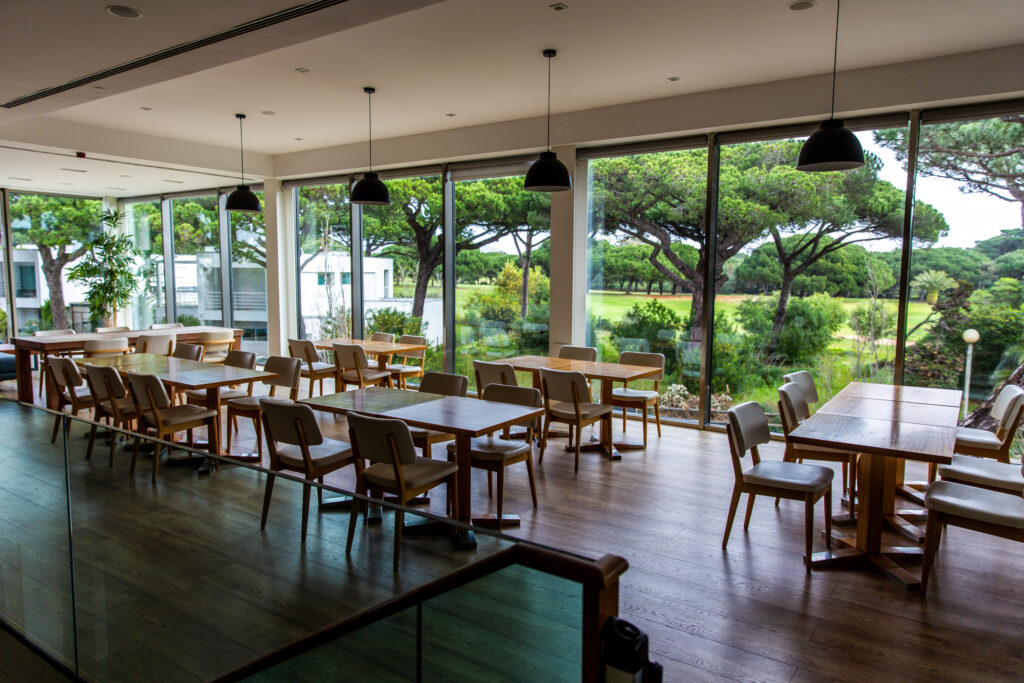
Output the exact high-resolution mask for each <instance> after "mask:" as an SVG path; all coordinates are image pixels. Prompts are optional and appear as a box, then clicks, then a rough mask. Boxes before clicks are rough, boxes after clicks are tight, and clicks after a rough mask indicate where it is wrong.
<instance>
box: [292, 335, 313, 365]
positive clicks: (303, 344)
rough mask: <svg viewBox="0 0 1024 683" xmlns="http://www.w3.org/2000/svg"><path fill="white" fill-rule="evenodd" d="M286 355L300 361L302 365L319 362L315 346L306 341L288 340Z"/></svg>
mask: <svg viewBox="0 0 1024 683" xmlns="http://www.w3.org/2000/svg"><path fill="white" fill-rule="evenodd" d="M288 355H289V356H291V357H292V358H298V359H300V360H301V361H302V362H303V363H316V362H318V361H319V360H320V355H319V354H318V353H317V352H316V345H315V344H314V343H313V342H311V341H309V340H308V339H289V340H288Z"/></svg>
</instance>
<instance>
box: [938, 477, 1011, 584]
mask: <svg viewBox="0 0 1024 683" xmlns="http://www.w3.org/2000/svg"><path fill="white" fill-rule="evenodd" d="M924 503H925V506H926V507H927V508H928V526H927V527H926V529H925V543H924V558H923V559H922V562H921V595H924V594H925V593H927V592H928V579H929V578H931V572H932V564H934V562H935V551H936V550H938V547H939V541H940V540H941V538H942V530H943V529H944V528H945V527H946V525H947V524H952V525H953V526H959V527H963V528H965V529H970V530H971V531H980V532H981V533H983V534H991V535H992V536H998V537H999V538H1008V539H1010V540H1014V541H1018V542H1024V498H1022V497H1021V496H1020V495H1019V494H1016V495H1014V494H1009V493H1000V492H998V491H988V490H986V489H983V488H979V487H977V486H967V485H965V484H957V483H955V482H952V481H937V482H935V483H934V484H932V485H931V486H929V487H928V492H927V493H926V494H925V496H924Z"/></svg>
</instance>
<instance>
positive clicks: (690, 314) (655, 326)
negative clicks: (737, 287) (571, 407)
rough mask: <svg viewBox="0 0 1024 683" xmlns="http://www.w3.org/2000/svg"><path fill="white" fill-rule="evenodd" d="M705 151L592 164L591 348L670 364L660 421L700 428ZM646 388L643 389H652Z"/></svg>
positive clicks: (604, 355)
mask: <svg viewBox="0 0 1024 683" xmlns="http://www.w3.org/2000/svg"><path fill="white" fill-rule="evenodd" d="M707 158H708V156H707V149H706V147H701V148H696V149H684V150H679V151H668V152H654V153H649V154H630V155H623V156H615V157H605V158H598V159H593V160H591V161H590V163H589V164H588V170H589V172H588V183H589V194H590V201H589V202H588V203H589V205H590V215H589V216H588V227H589V232H588V249H587V252H588V260H587V277H588V287H587V321H586V323H587V325H586V328H587V344H589V345H591V346H595V347H597V349H598V355H599V358H600V359H601V360H607V361H616V360H618V357H619V354H620V353H622V352H623V351H646V352H654V353H661V354H664V356H665V362H666V368H665V369H666V374H665V381H664V382H663V383H662V385H661V391H662V399H661V404H662V406H663V408H662V413H663V414H664V415H666V416H668V417H677V418H682V419H688V420H694V419H696V418H697V409H698V403H699V384H700V364H701V335H702V332H703V327H704V325H703V319H702V317H703V301H704V297H705V296H706V295H710V293H705V292H704V287H703V275H702V273H703V267H704V260H705V258H707V255H706V254H705V249H704V248H703V244H704V231H705V211H704V206H705V203H706V199H705V195H706V188H707ZM645 384H647V383H645V382H638V383H636V387H637V388H647V387H646V386H644V385H645Z"/></svg>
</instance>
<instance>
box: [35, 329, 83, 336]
mask: <svg viewBox="0 0 1024 683" xmlns="http://www.w3.org/2000/svg"><path fill="white" fill-rule="evenodd" d="M74 333H75V331H74V330H36V331H35V332H33V333H32V336H33V337H56V336H58V335H61V334H74Z"/></svg>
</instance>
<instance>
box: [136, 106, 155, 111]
mask: <svg viewBox="0 0 1024 683" xmlns="http://www.w3.org/2000/svg"><path fill="white" fill-rule="evenodd" d="M139 109H141V110H142V111H153V107H139Z"/></svg>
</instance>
